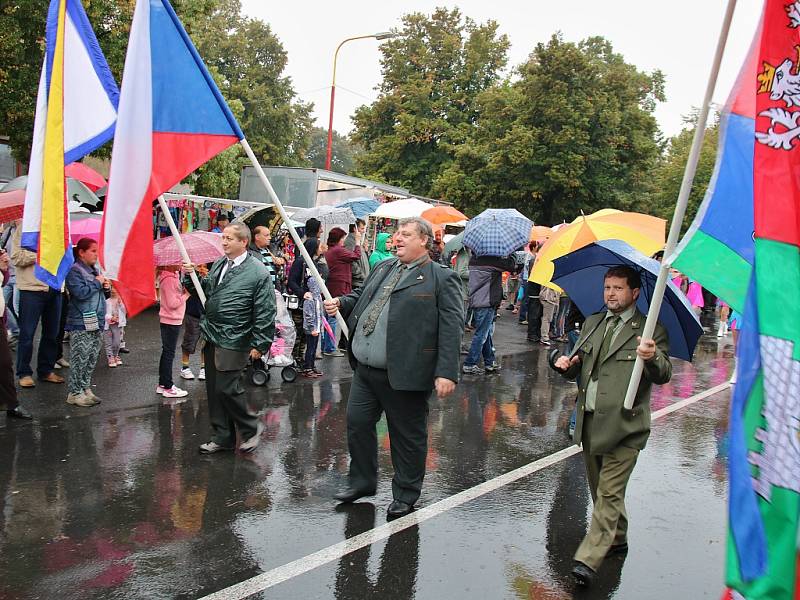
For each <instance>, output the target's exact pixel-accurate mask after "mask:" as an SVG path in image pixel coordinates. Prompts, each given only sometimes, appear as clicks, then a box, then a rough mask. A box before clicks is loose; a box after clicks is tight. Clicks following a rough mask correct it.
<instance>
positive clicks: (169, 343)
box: [158, 323, 181, 389]
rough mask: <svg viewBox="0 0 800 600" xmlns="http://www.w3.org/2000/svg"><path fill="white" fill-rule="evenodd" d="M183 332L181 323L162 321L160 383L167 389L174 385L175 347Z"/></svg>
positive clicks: (159, 364)
mask: <svg viewBox="0 0 800 600" xmlns="http://www.w3.org/2000/svg"><path fill="white" fill-rule="evenodd" d="M180 334H181V326H180V325H169V324H167V323H161V358H160V359H159V361H158V385H160V386H163V387H165V388H167V389H169V388H171V387H172V386H173V385H174V382H173V381H172V363H174V362H175V348H176V346H177V345H178V337H179V336H180Z"/></svg>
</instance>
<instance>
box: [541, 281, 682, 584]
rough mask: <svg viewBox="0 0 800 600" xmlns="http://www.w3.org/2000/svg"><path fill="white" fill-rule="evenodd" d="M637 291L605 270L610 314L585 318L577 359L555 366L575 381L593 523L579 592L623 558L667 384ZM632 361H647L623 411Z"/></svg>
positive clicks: (659, 338) (581, 551)
mask: <svg viewBox="0 0 800 600" xmlns="http://www.w3.org/2000/svg"><path fill="white" fill-rule="evenodd" d="M641 287H642V283H641V278H640V276H639V273H638V272H637V271H636V270H635V269H633V268H631V267H627V266H619V267H612V268H610V269H609V270H608V272H607V273H606V276H605V282H604V287H603V298H604V300H605V303H606V307H607V308H608V311H607V312H605V313H598V314H594V315H591V316H590V317H588V318H587V319H586V323H585V324H584V328H583V333H582V334H581V337H580V338H579V339H578V341H577V342H576V345H575V347H576V348H579V351H578V352H577V353H574V356H573V357H572V358H569V357H567V356H562V357H560V358H559V359H558V360H557V361H556V362H555V367H556V368H557V369H559V370H561V371H562V373H563V375H564V377H566V378H567V379H575V378H576V377H578V376H579V377H578V387H579V391H578V418H577V423H576V426H575V435H574V440H575V443H576V444H582V445H583V458H584V461H585V463H586V475H587V478H588V480H589V489H590V491H591V493H592V500H593V501H594V510H593V511H592V522H591V525H590V526H589V531H588V532H587V533H586V537H584V538H583V541H582V542H581V545H580V546H579V547H578V550H577V552H576V553H575V567H574V568H573V570H572V574H573V576H574V577H575V579H576V581H577V583H578V584H580V585H589V584H590V583H592V582H593V580H594V578H595V575H596V573H597V569H598V568H599V567H600V564H601V563H602V562H603V559H604V558H605V557H606V555H609V554H620V553H625V552H627V550H628V541H627V533H628V517H627V513H626V511H625V489H626V487H627V485H628V480H629V479H630V476H631V473H632V472H633V467H634V466H635V465H636V459H637V457H638V455H639V451H641V450H643V449H644V447H645V444H646V443H647V438H648V437H649V435H650V390H651V387H652V385H653V384H654V383H655V384H664V383H667V382H668V381H669V380H670V377H671V376H672V364H671V363H670V360H669V340H668V337H667V332H666V330H665V329H664V327H662V326H661V325H660V324H659V325H657V326H656V330H655V333H654V336H653V339H641V337H640V333H641V331H642V328H643V327H644V322H645V317H644V315H643V314H642V313H640V312H639V311H638V310H637V309H636V299H637V298H638V297H639V292H640V290H641ZM637 355H638V356H641V357H642V359H643V360H644V373H643V375H642V380H641V383H640V384H639V389H638V390H637V392H636V400H635V401H634V403H633V407H632V408H631V409H630V410H627V409H625V408H624V406H623V403H624V400H625V394H626V391H627V389H628V382H629V381H630V379H631V373H632V371H633V365H634V362H635V361H636V357H637Z"/></svg>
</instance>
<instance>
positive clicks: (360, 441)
mask: <svg viewBox="0 0 800 600" xmlns="http://www.w3.org/2000/svg"><path fill="white" fill-rule="evenodd" d="M429 396H430V391H429V390H428V391H424V392H407V391H398V390H394V389H392V387H391V386H390V385H389V376H388V374H387V372H386V371H384V370H382V369H372V368H370V367H367V366H364V365H358V367H357V368H356V371H355V373H354V374H353V383H352V385H351V386H350V397H349V399H348V401H347V446H348V449H349V450H350V486H351V487H354V488H356V489H358V490H363V491H371V490H374V489H375V488H376V487H377V485H378V435H377V432H376V429H375V426H376V425H377V423H378V421H379V420H380V418H381V414H382V413H383V412H385V413H386V421H387V424H388V425H389V439H390V442H391V446H390V448H391V453H392V466H393V467H394V477H393V478H392V495H393V496H394V499H395V500H400V501H401V502H406V503H408V504H414V503H415V502H416V501H417V500H418V499H419V495H420V492H421V490H422V480H423V478H424V477H425V458H426V457H427V455H428V397H429Z"/></svg>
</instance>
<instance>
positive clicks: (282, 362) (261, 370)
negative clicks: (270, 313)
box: [250, 291, 297, 386]
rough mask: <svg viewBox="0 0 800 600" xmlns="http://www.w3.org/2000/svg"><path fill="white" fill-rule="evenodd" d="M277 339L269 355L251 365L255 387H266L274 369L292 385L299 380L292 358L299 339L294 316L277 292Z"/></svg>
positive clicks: (252, 380) (251, 377)
mask: <svg viewBox="0 0 800 600" xmlns="http://www.w3.org/2000/svg"><path fill="white" fill-rule="evenodd" d="M275 304H276V306H277V312H276V314H275V339H274V340H273V342H272V346H270V349H269V353H268V354H265V355H264V356H262V357H261V360H258V361H253V362H252V364H251V365H250V381H251V382H252V383H253V384H254V385H259V386H261V385H266V383H267V382H268V381H269V370H270V368H272V367H275V368H280V369H281V379H283V380H284V381H285V382H287V383H292V382H293V381H294V380H296V379H297V366H296V365H295V362H294V358H292V348H293V347H294V341H295V338H296V337H297V332H296V331H295V329H294V322H293V321H292V316H291V315H290V314H289V311H288V309H287V308H286V301H285V300H284V299H283V295H282V294H281V293H280V292H278V291H276V292H275Z"/></svg>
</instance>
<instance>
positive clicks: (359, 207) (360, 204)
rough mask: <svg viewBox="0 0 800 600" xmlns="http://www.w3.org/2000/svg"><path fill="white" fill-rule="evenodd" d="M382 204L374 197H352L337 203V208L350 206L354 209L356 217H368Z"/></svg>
mask: <svg viewBox="0 0 800 600" xmlns="http://www.w3.org/2000/svg"><path fill="white" fill-rule="evenodd" d="M380 205H381V203H380V202H378V201H377V200H373V199H372V198H351V199H350V200H345V201H344V202H340V203H339V204H337V205H336V208H349V209H350V210H352V211H353V214H354V215H355V216H356V219H366V218H367V215H371V214H372V213H373V212H375V211H376V210H377V208H378V207H379V206H380Z"/></svg>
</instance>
